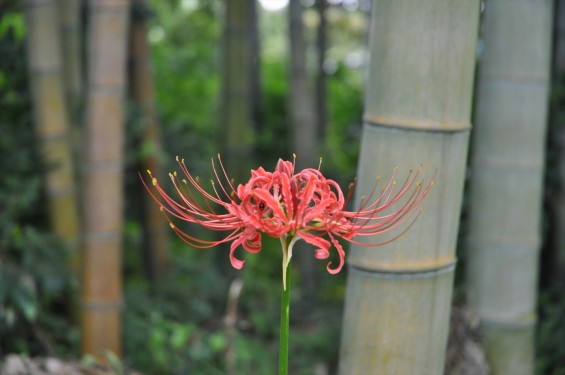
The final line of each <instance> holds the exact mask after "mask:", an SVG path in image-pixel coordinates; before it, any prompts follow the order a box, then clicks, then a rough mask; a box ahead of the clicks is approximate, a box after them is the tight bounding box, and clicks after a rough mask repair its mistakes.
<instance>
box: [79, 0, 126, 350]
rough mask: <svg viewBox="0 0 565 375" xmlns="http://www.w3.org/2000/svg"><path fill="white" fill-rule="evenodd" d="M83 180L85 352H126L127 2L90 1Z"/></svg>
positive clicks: (83, 313)
mask: <svg viewBox="0 0 565 375" xmlns="http://www.w3.org/2000/svg"><path fill="white" fill-rule="evenodd" d="M89 14H90V21H89V35H88V38H89V39H88V40H89V45H88V47H89V50H88V65H89V71H88V80H87V83H88V85H87V91H88V94H87V113H86V138H85V139H86V141H87V144H86V156H85V182H84V194H85V196H84V244H85V247H84V261H83V283H82V284H83V285H82V286H83V288H82V352H83V354H86V353H88V354H92V355H94V356H95V357H96V358H98V359H99V360H104V356H105V352H106V351H111V352H113V353H115V354H116V355H120V354H121V332H120V330H121V328H120V327H121V323H120V312H121V306H122V278H121V251H122V235H121V232H122V222H123V217H122V215H123V213H122V207H123V191H122V169H123V127H124V125H123V103H122V101H123V98H124V88H125V84H126V74H125V67H126V51H127V47H126V46H127V30H128V15H129V2H128V0H91V1H90V3H89Z"/></svg>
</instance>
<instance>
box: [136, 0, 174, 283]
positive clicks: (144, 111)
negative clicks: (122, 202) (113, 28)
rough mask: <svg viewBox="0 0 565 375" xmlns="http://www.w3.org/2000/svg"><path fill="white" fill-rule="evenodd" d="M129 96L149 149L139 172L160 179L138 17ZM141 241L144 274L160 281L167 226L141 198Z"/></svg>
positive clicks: (145, 46)
mask: <svg viewBox="0 0 565 375" xmlns="http://www.w3.org/2000/svg"><path fill="white" fill-rule="evenodd" d="M137 2H138V4H139V6H142V7H145V6H147V5H146V4H145V1H143V0H138V1H137ZM131 33H132V35H131V46H130V48H131V59H132V88H133V90H132V92H133V99H134V101H135V103H136V104H137V105H138V106H139V108H140V110H141V121H142V123H143V129H144V137H143V138H144V139H143V142H144V143H146V144H149V145H150V153H149V154H148V155H144V158H143V161H142V163H143V169H144V170H145V169H148V170H150V171H151V172H152V174H153V175H154V176H156V177H157V178H159V176H163V166H162V163H161V161H160V156H161V155H162V143H161V133H160V126H159V120H158V116H157V108H156V105H155V85H154V82H153V66H152V61H151V51H150V48H149V43H148V41H147V20H146V19H145V17H144V16H142V15H139V16H137V17H135V18H133V20H132V27H131ZM144 211H145V231H144V233H145V237H146V241H144V243H145V244H146V245H145V246H146V247H147V249H146V253H147V254H148V257H147V258H148V262H147V263H148V265H147V266H148V267H147V268H148V271H149V272H148V273H149V276H150V278H151V279H153V280H155V279H158V278H160V277H162V276H163V275H164V274H165V272H166V270H167V266H168V263H169V233H170V229H169V226H168V223H167V222H166V221H165V220H163V214H162V213H161V211H160V209H159V206H158V205H156V204H155V202H154V201H153V199H152V198H151V197H150V196H149V195H147V194H145V195H144Z"/></svg>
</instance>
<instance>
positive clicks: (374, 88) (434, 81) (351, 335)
mask: <svg viewBox="0 0 565 375" xmlns="http://www.w3.org/2000/svg"><path fill="white" fill-rule="evenodd" d="M479 3H480V1H479V0H457V1H452V0H430V1H412V0H376V1H374V2H373V10H372V18H371V31H370V38H369V40H370V41H369V47H370V53H371V61H370V63H369V66H368V75H367V92H366V97H365V115H364V127H363V138H362V143H361V154H360V160H359V167H358V176H359V177H358V178H359V179H358V186H357V192H358V193H357V194H358V195H361V194H369V193H370V191H371V190H372V188H373V186H374V184H375V177H377V176H378V175H379V174H382V175H383V177H386V175H387V174H389V173H392V171H393V168H394V166H395V165H396V166H398V168H399V169H398V172H399V175H398V181H402V180H403V176H402V175H406V174H407V173H408V169H409V168H412V167H414V168H417V167H418V166H419V165H420V164H423V168H424V170H425V171H426V174H427V175H428V176H429V177H431V175H432V174H433V173H434V170H435V169H436V168H437V170H438V174H437V176H436V183H435V184H434V189H433V191H432V192H431V193H430V194H429V195H428V196H427V198H426V202H425V204H424V206H425V207H424V212H423V214H422V215H421V217H420V218H418V221H417V222H416V223H415V225H414V226H413V227H412V228H411V229H410V230H409V231H408V232H407V233H406V234H405V235H404V236H402V237H401V238H399V239H398V240H396V241H394V242H392V243H390V244H387V245H384V246H383V247H380V248H373V247H360V246H352V247H351V249H350V254H349V261H348V264H349V273H348V280H347V292H346V303H345V312H344V320H343V331H342V343H341V354H340V355H341V358H340V366H339V373H340V374H343V375H355V374H363V375H365V374H416V373H418V374H441V373H443V369H444V360H445V349H446V344H447V336H448V326H449V314H450V308H451V294H452V283H453V273H454V269H455V244H456V239H457V230H458V222H459V214H460V207H461V199H462V191H463V180H464V176H465V165H466V152H467V145H468V138H469V130H470V114H471V98H472V91H473V75H474V66H475V44H476V37H477V29H478V19H479ZM392 235H394V233H393V234H392ZM382 240H383V238H380V239H374V240H373V241H371V239H368V240H367V241H368V243H371V242H381V241H382Z"/></svg>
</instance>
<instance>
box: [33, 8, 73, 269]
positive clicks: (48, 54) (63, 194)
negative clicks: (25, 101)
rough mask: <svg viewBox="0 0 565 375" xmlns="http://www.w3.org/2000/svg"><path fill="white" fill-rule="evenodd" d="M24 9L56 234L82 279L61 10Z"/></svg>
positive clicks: (47, 185) (34, 91)
mask: <svg viewBox="0 0 565 375" xmlns="http://www.w3.org/2000/svg"><path fill="white" fill-rule="evenodd" d="M25 4H26V7H25V12H26V24H27V28H28V37H27V44H28V53H29V59H28V60H29V70H30V75H31V80H30V81H31V82H32V87H31V89H32V93H33V106H34V119H35V128H36V133H37V137H38V138H39V142H40V144H41V150H42V157H43V158H44V161H45V165H46V167H47V172H46V175H45V188H46V191H47V199H48V208H49V219H50V222H51V226H52V228H53V231H54V232H55V234H57V235H58V236H59V237H60V238H61V239H63V241H64V242H65V243H66V245H67V247H68V248H69V250H70V251H71V254H70V265H71V269H72V271H73V273H74V274H75V276H78V262H79V253H78V234H79V230H78V210H77V202H76V191H75V182H74V176H73V162H72V158H71V146H70V142H69V121H68V117H67V106H66V102H65V98H64V90H63V76H62V62H61V46H60V43H59V35H58V34H57V24H58V17H57V5H56V2H55V1H53V0H28V1H26V3H25Z"/></svg>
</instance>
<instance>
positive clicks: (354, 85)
mask: <svg viewBox="0 0 565 375" xmlns="http://www.w3.org/2000/svg"><path fill="white" fill-rule="evenodd" d="M302 3H303V4H304V9H303V14H302V19H303V22H304V31H305V32H304V37H305V46H306V48H305V52H306V60H305V68H306V73H307V77H308V80H309V82H310V83H311V87H312V92H314V87H315V86H316V85H317V80H319V79H320V78H319V75H320V66H321V67H322V69H323V70H321V72H322V76H323V78H324V80H325V95H326V96H325V104H324V106H322V107H321V108H323V111H325V119H326V123H325V124H323V126H324V127H323V131H321V132H320V133H321V134H323V137H321V144H320V150H319V154H320V155H321V156H323V164H322V170H323V172H324V173H325V174H326V175H327V177H329V178H332V179H335V180H337V181H338V182H339V183H340V185H341V186H347V184H348V183H349V182H351V181H352V180H353V178H354V176H355V171H356V165H357V156H358V151H359V138H360V135H361V124H362V120H361V116H362V95H363V83H364V78H363V77H364V76H363V75H364V63H365V61H366V36H367V32H368V30H367V25H368V20H367V18H368V16H369V15H368V12H369V8H370V1H368V0H364V1H361V0H343V1H342V0H332V1H328V2H327V4H325V6H326V9H325V13H324V15H325V20H324V22H325V23H326V26H325V33H326V45H325V46H322V48H323V56H324V58H323V61H322V64H319V61H318V57H319V54H320V50H321V49H320V43H319V38H320V37H319V33H320V25H321V24H322V23H321V18H320V12H319V8H318V6H319V5H318V2H315V1H314V0H311V1H303V2H302ZM256 11H257V21H258V23H257V28H258V38H259V40H258V50H259V58H258V69H257V72H258V73H259V76H258V81H259V83H260V85H259V87H260V90H259V92H260V95H259V96H258V98H256V100H255V101H254V102H253V104H254V105H256V106H257V107H256V108H255V109H254V111H255V112H254V113H255V115H254V116H255V117H254V118H255V119H256V120H257V121H256V123H255V124H254V125H253V126H254V128H253V133H254V142H253V145H252V148H253V151H252V153H251V155H252V158H253V164H254V165H262V166H264V167H265V168H266V169H269V168H272V167H273V166H274V164H275V162H276V160H277V159H278V158H279V157H282V158H290V157H291V155H292V153H293V152H297V150H295V149H293V146H292V135H291V134H290V129H291V128H290V127H289V118H290V116H291V115H290V112H289V105H288V102H289V100H288V95H289V90H290V79H289V72H288V70H289V54H288V48H289V47H288V44H289V37H288V34H289V33H288V20H287V12H286V10H285V9H283V10H277V11H271V10H267V9H266V8H264V7H263V6H261V4H257V8H256ZM86 12H87V8H86V6H84V7H83V9H82V13H81V17H83V19H85V17H86V16H85V15H86ZM224 12H225V8H224V1H221V0H205V1H204V0H200V1H199V0H151V1H149V3H148V4H138V3H135V4H134V6H133V9H132V19H134V18H135V17H141V18H143V19H145V20H147V22H148V29H147V31H148V33H147V35H148V40H149V43H150V47H151V55H152V63H153V73H154V82H155V103H156V108H157V113H158V119H159V123H160V127H161V135H162V144H163V145H164V146H163V148H162V149H161V151H160V153H159V155H158V159H159V161H160V162H162V163H163V164H164V165H165V166H164V169H165V170H166V171H169V170H174V169H175V165H174V161H175V156H176V155H179V156H181V157H184V158H186V159H187V160H189V161H190V165H191V169H192V170H193V171H194V173H195V174H197V175H200V176H202V177H207V176H210V172H211V168H210V166H211V165H210V158H211V157H213V156H214V155H216V154H217V153H218V152H219V151H221V146H220V144H221V142H222V139H221V137H220V136H219V135H220V134H222V129H223V128H222V123H221V121H222V113H221V111H222V109H221V108H222V107H221V105H222V103H221V101H222V74H223V73H222V64H223V62H225V61H224V60H223V59H224V55H223V50H222V46H223V44H222V43H223V40H224V39H223V38H224V35H223V22H224ZM25 38H26V25H25V18H24V2H23V1H17V0H12V1H8V2H5V1H4V2H1V3H0V165H1V166H2V168H1V176H2V178H1V179H0V359H1V357H2V356H4V355H7V354H8V353H14V352H15V353H23V354H26V355H29V356H44V355H56V356H59V357H64V358H78V357H79V356H80V343H79V342H80V333H79V326H78V324H77V323H76V319H74V318H73V313H72V312H69V311H70V310H72V308H71V309H69V303H68V300H69V295H71V294H73V293H77V289H78V285H77V280H75V279H74V278H73V276H72V273H71V272H70V271H69V268H68V264H67V259H68V250H67V248H66V247H65V246H64V243H63V242H62V241H61V240H60V239H58V238H57V237H56V236H54V235H53V234H52V232H51V230H50V229H49V224H48V217H47V216H48V214H47V203H46V199H47V198H46V196H45V193H44V191H43V189H42V175H43V173H44V172H45V171H47V170H49V168H53V166H52V165H49V164H48V163H44V162H43V158H42V155H41V152H40V147H39V145H38V144H37V143H38V141H37V139H36V136H35V132H34V127H33V118H32V103H31V92H30V82H29V80H30V78H29V75H28V64H27V60H26V59H27V58H28V56H27V52H26V45H25V43H26V39H25ZM563 87H564V86H563V77H562V75H561V76H556V77H555V79H554V80H553V96H552V127H562V121H563V108H564V107H563V103H564V99H563V92H564V89H563ZM129 98H130V99H128V100H127V105H126V120H127V121H126V130H125V131H126V137H125V139H126V147H125V159H124V167H125V168H124V171H125V172H124V176H123V182H124V184H125V191H126V192H127V193H126V196H125V220H124V225H123V239H124V246H123V280H124V309H123V327H122V331H123V362H124V364H125V365H126V366H127V367H129V368H134V369H137V370H139V371H142V372H143V373H146V374H211V375H213V374H226V373H241V374H270V373H272V369H273V368H274V366H273V364H275V363H276V362H277V353H278V328H279V326H278V323H279V322H278V319H279V299H280V295H279V288H280V254H279V251H278V249H279V247H278V243H277V242H276V241H275V240H271V239H266V240H265V241H264V244H263V249H264V250H263V252H262V253H261V254H260V255H257V256H253V255H251V256H247V257H246V260H247V264H246V266H245V267H244V269H243V270H241V271H235V270H233V269H232V268H231V267H230V266H229V262H228V260H227V256H226V254H225V252H223V251H222V250H216V249H215V250H209V251H199V250H193V249H189V248H187V246H185V245H184V244H183V243H182V242H180V241H179V240H178V239H176V238H171V246H170V254H169V256H170V261H169V266H168V269H167V271H166V272H165V273H164V274H163V275H160V276H159V277H158V278H155V277H154V275H151V272H148V269H150V268H151V266H150V265H148V264H147V262H149V261H151V259H150V258H148V257H147V256H146V254H145V250H144V227H143V224H142V223H143V220H144V218H143V215H144V211H143V209H142V205H143V203H142V202H143V199H144V198H145V196H144V194H145V191H144V190H143V187H142V185H141V184H140V182H139V177H138V171H140V170H143V161H144V159H145V158H147V157H148V155H152V153H153V152H154V149H153V146H152V144H151V141H147V140H146V138H145V136H144V124H143V121H142V120H141V117H142V109H140V108H139V105H138V104H136V103H135V101H134V100H132V99H131V96H129ZM318 108H320V107H318ZM318 115H319V113H318ZM77 126H78V127H79V131H81V128H80V125H77ZM549 134H550V135H551V134H554V133H552V132H551V131H550V133H549ZM548 144H549V146H550V148H549V151H548V167H547V180H548V188H547V194H546V198H547V200H546V206H547V207H548V210H547V211H546V215H545V218H546V224H547V225H546V231H545V233H546V235H547V238H548V239H549V238H550V234H551V224H550V222H549V215H550V213H551V209H550V208H551V207H552V201H551V198H552V195H551V191H552V190H551V186H552V183H554V182H555V178H554V175H555V174H556V173H557V172H556V170H555V168H556V167H555V164H554V163H553V164H552V161H553V160H554V158H555V155H556V154H557V153H558V151H556V150H557V149H558V148H559V147H562V146H560V145H559V144H554V143H552V142H549V143H548ZM298 157H299V158H300V154H299V155H298ZM77 169H78V171H77V172H78V174H79V175H80V173H82V171H81V170H80V166H79V167H77ZM463 219H464V218H463ZM462 227H463V229H464V227H465V226H464V223H463V226H462ZM545 242H546V243H547V244H550V241H545ZM551 251H554V250H552V249H551V248H550V246H549V245H548V248H547V249H546V250H544V258H543V259H542V272H541V275H542V276H541V277H542V279H541V287H542V289H541V294H540V299H539V313H540V322H539V329H538V335H537V348H538V351H537V364H538V366H537V367H538V368H537V370H538V373H539V374H556V375H557V374H565V324H563V317H564V316H565V298H564V297H565V289H564V288H563V285H562V284H559V283H556V282H555V281H556V280H554V279H552V278H547V277H544V275H545V273H544V272H543V271H544V269H547V268H548V267H551V264H550V262H551V259H552V256H551V254H550V252H551ZM548 254H549V255H548ZM544 259H545V260H546V261H544ZM463 261H464V257H463ZM314 266H315V267H316V268H317V269H318V270H317V271H316V278H317V279H316V280H315V282H314V286H315V293H313V294H312V293H311V291H307V290H304V287H303V285H311V284H309V283H303V282H302V280H301V279H300V278H301V275H300V274H298V275H297V281H296V283H295V285H296V287H295V288H294V291H293V296H292V297H293V299H294V300H293V309H292V314H291V325H292V327H293V328H292V330H291V332H292V333H291V335H292V340H291V356H290V357H291V361H292V371H291V372H292V373H293V374H297V375H310V374H327V373H335V371H336V368H337V360H338V349H339V345H338V342H339V334H340V329H341V313H342V311H341V310H342V306H343V297H344V293H345V272H342V273H341V274H339V275H335V276H331V275H328V274H327V273H325V272H324V267H325V263H323V262H316V264H315V265H314ZM458 267H460V266H458ZM238 283H241V284H240V285H242V288H241V294H239V295H238V293H236V292H237V287H238ZM230 288H231V289H232V290H235V292H234V293H231V294H230V293H229V291H230ZM457 290H459V289H457V285H456V293H455V295H456V298H458V296H459V295H458V294H457ZM304 295H308V296H313V299H311V298H308V299H305V298H303V296H304ZM234 306H235V307H234ZM234 309H235V310H234ZM233 314H237V319H236V321H237V323H236V330H235V334H234V333H233V327H230V324H229V319H228V318H229V317H230V316H232V315H233ZM230 351H234V352H235V353H237V355H236V357H235V358H236V361H235V362H233V361H232V359H230V357H229V355H228V353H230ZM230 371H231V372H230ZM234 371H235V372H234Z"/></svg>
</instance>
